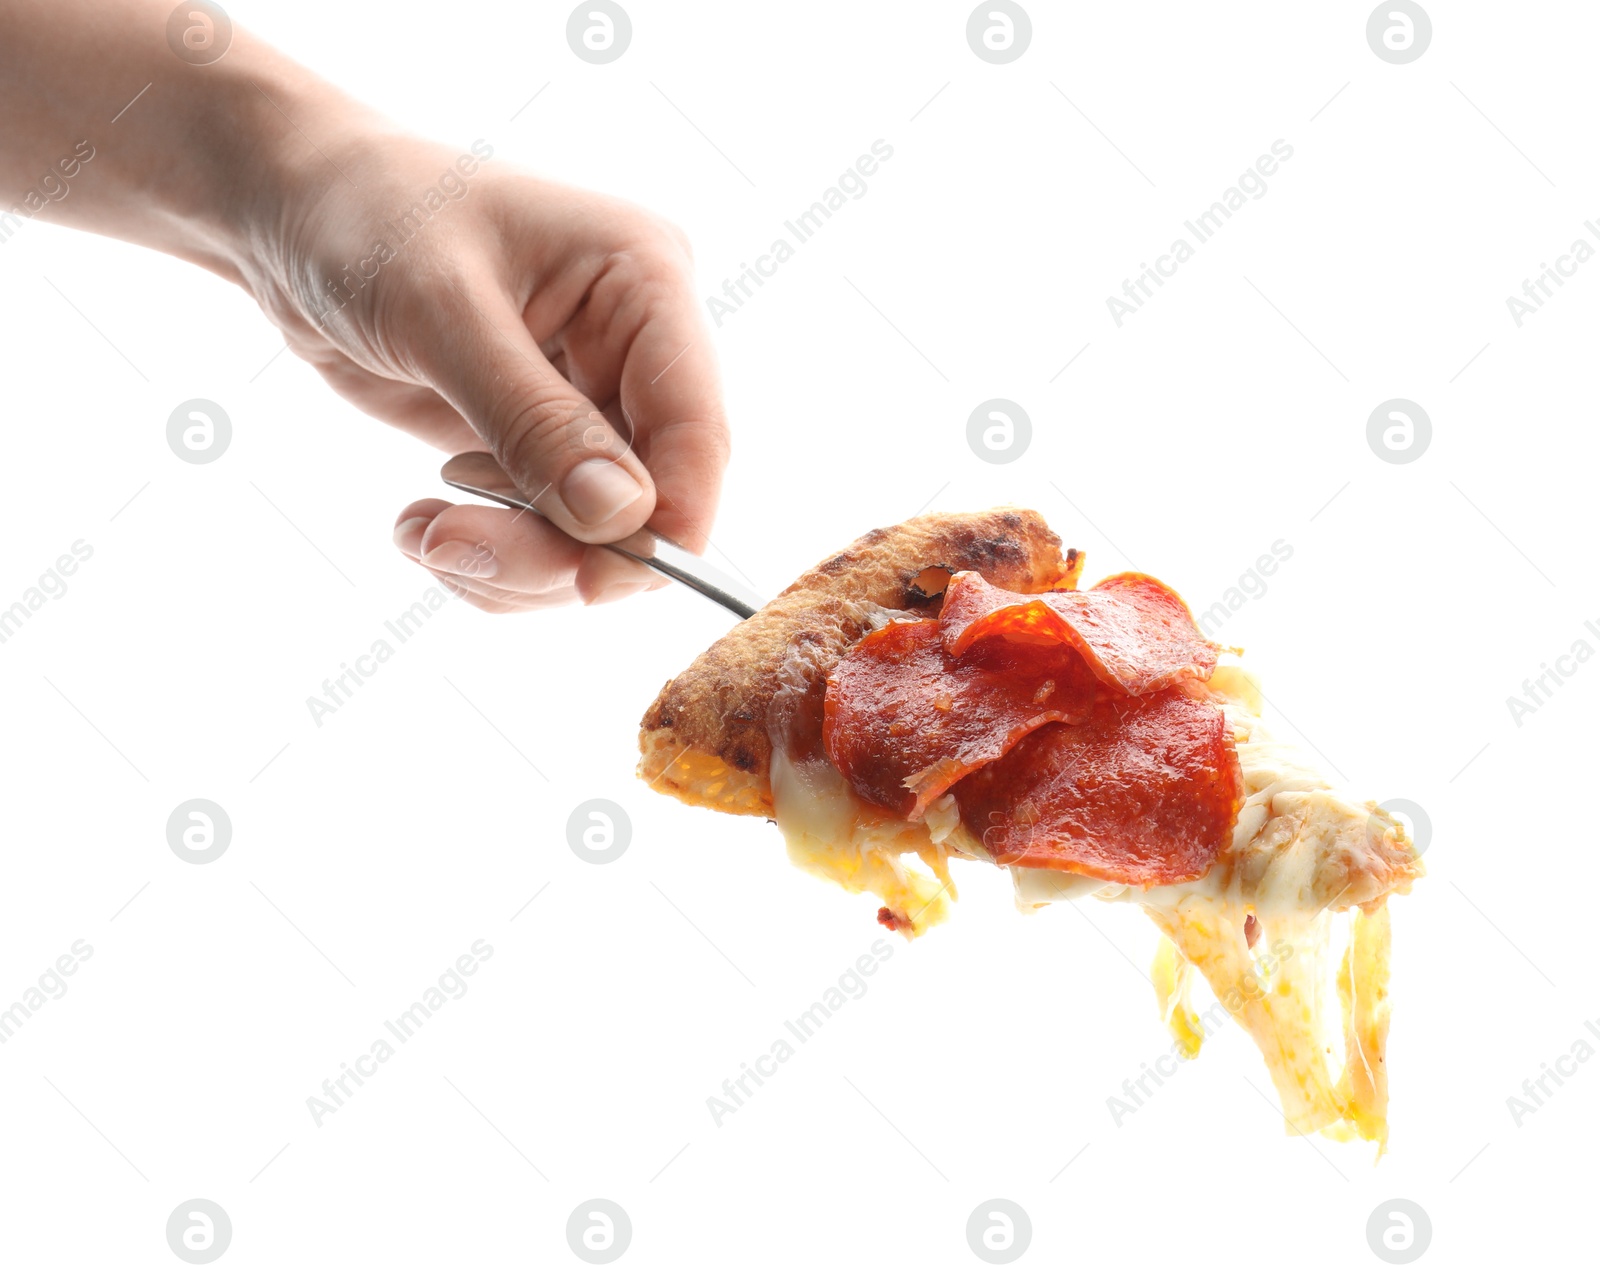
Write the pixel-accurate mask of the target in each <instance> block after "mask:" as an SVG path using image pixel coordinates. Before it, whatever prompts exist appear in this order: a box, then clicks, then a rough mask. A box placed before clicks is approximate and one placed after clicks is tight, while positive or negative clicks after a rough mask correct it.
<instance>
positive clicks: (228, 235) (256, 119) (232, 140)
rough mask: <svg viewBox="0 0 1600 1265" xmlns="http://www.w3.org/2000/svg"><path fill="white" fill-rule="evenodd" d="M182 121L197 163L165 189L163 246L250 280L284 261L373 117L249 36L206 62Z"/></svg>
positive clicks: (228, 274)
mask: <svg viewBox="0 0 1600 1265" xmlns="http://www.w3.org/2000/svg"><path fill="white" fill-rule="evenodd" d="M188 102H189V104H188V109H189V110H190V111H191V113H190V115H189V117H187V118H185V119H183V120H181V123H180V124H179V128H178V134H179V135H181V136H182V137H184V144H185V147H186V148H187V149H189V151H190V154H191V161H190V162H189V163H188V165H187V171H186V173H185V176H186V178H182V179H177V180H174V181H172V182H170V183H169V184H168V185H167V187H166V190H165V192H164V196H163V197H162V200H161V201H162V206H163V210H164V212H165V215H164V218H165V219H166V220H167V221H168V222H169V225H170V228H171V231H170V232H168V233H166V234H165V235H164V236H165V237H166V240H165V241H162V242H159V243H152V244H157V245H158V246H159V247H160V248H161V249H164V250H166V251H168V252H169V253H171V254H175V255H179V256H181V257H183V258H186V259H189V260H190V261H191V262H194V263H197V264H200V265H201V266H202V267H206V268H209V269H210V270H211V271H213V272H217V273H219V274H221V275H222V276H225V277H227V278H228V279H229V280H232V281H235V282H237V283H239V284H241V285H244V286H246V287H247V288H256V283H257V282H258V281H259V280H260V279H261V278H262V276H263V274H264V273H269V272H272V271H274V270H276V269H277V267H278V266H279V264H280V263H281V260H282V255H283V252H284V249H285V241H286V238H287V237H289V236H290V235H292V233H293V231H294V226H295V224H296V223H297V222H299V221H301V220H303V218H304V207H305V206H306V205H307V203H309V202H315V201H316V200H317V198H318V197H319V195H320V193H321V192H322V191H323V190H325V189H326V188H328V187H329V185H330V182H338V183H341V184H342V183H344V182H345V180H346V179H347V178H348V177H346V176H345V175H343V174H342V171H341V168H340V166H339V164H338V159H337V158H335V157H333V155H336V154H337V153H338V152H340V151H341V150H348V149H349V148H350V147H351V146H352V145H353V144H354V139H353V138H354V137H355V136H356V135H357V134H358V133H359V132H360V131H362V130H363V129H364V128H370V127H371V126H372V123H373V118H372V116H371V115H370V114H369V112H368V111H366V110H365V109H364V108H363V107H361V106H359V105H357V104H356V103H354V102H352V101H351V100H350V99H349V98H347V97H345V96H344V95H343V94H341V93H339V92H338V91H337V90H336V89H334V88H332V87H331V86H330V85H328V84H326V83H323V82H322V81H321V80H319V79H317V78H316V77H315V76H313V75H312V74H310V73H309V72H308V71H306V70H303V69H302V68H300V67H298V66H296V65H294V64H293V63H292V62H290V61H288V60H287V59H286V58H283V57H281V56H279V55H278V54H277V53H276V52H274V50H272V49H270V48H268V47H267V46H265V45H262V44H259V43H257V42H256V41H253V40H250V39H248V37H243V38H241V39H239V40H237V41H236V43H235V46H234V48H233V49H231V50H230V53H229V56H228V57H227V58H225V59H223V60H222V61H221V62H219V63H218V64H217V65H216V66H214V67H210V68H208V80H207V82H206V85H205V91H204V94H203V96H200V97H199V98H198V104H196V98H194V97H190V98H188Z"/></svg>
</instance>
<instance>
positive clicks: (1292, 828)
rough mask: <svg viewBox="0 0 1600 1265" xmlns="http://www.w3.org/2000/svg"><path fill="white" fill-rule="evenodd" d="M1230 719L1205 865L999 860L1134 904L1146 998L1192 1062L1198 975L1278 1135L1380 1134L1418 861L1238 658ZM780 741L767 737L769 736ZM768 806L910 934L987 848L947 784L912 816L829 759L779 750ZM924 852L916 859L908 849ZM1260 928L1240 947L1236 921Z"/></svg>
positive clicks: (1219, 688)
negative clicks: (1157, 932)
mask: <svg viewBox="0 0 1600 1265" xmlns="http://www.w3.org/2000/svg"><path fill="white" fill-rule="evenodd" d="M1210 686H1211V690H1212V694H1213V697H1214V698H1215V699H1216V701H1217V702H1218V703H1219V704H1220V705H1221V707H1222V708H1223V711H1224V713H1225V715H1226V716H1227V719H1228V722H1229V724H1230V725H1231V726H1232V729H1233V736H1234V741H1235V748H1236V750H1237V752H1238V757H1239V763H1240V768H1241V772H1242V773H1243V776H1244V784H1245V793H1246V798H1245V801H1244V803H1243V805H1242V806H1241V808H1240V811H1239V816H1238V819H1237V821H1236V824H1235V827H1234V832H1233V837H1232V839H1231V840H1230V842H1229V845H1228V847H1227V848H1226V849H1224V851H1223V853H1222V854H1221V855H1220V856H1219V858H1218V860H1217V862H1216V864H1215V865H1213V866H1212V868H1211V869H1210V871H1208V872H1207V873H1206V874H1205V875H1204V876H1203V877H1201V878H1200V879H1197V880H1195V881H1194V882H1190V883H1183V884H1176V885H1172V886H1168V887H1153V888H1148V889H1140V888H1130V887H1126V886H1123V885H1120V884H1116V883H1107V882H1105V881H1104V880H1102V879H1096V878H1089V877H1086V876H1083V875H1078V874H1071V873H1066V872H1063V871H1059V870H1046V869H1027V868H1022V867H1012V869H1011V876H1012V880H1013V885H1014V888H1015V893H1016V900H1017V904H1018V906H1019V907H1021V908H1023V909H1025V910H1031V909H1036V908H1039V907H1042V906H1043V905H1046V904H1050V903H1054V902H1056V901H1061V900H1074V899H1079V898H1082V897H1086V896H1094V897H1097V898H1099V899H1101V900H1109V901H1122V902H1127V903H1131V904H1137V905H1140V906H1142V907H1143V908H1144V909H1145V912H1146V913H1147V914H1148V915H1149V917H1150V918H1151V919H1152V920H1153V921H1154V922H1155V923H1156V925H1157V926H1158V927H1160V928H1161V930H1162V932H1163V933H1164V935H1165V939H1164V940H1163V942H1162V945H1161V950H1160V952H1159V953H1158V954H1157V958H1156V962H1155V966H1154V968H1153V978H1154V982H1155V986H1156V994H1157V1001H1158V1003H1159V1005H1160V1008H1161V1014H1162V1018H1163V1020H1164V1021H1165V1022H1166V1023H1167V1024H1168V1026H1169V1027H1170V1028H1171V1030H1172V1032H1173V1034H1174V1036H1175V1037H1176V1039H1177V1041H1178V1044H1179V1048H1180V1050H1181V1051H1182V1052H1183V1053H1184V1054H1185V1055H1186V1056H1187V1057H1191V1058H1192V1057H1194V1056H1195V1055H1197V1054H1198V1053H1199V1050H1200V1047H1201V1044H1202V1041H1203V1039H1204V1037H1205V1035H1206V1032H1207V1031H1208V1029H1209V1027H1210V1026H1211V1024H1212V1023H1213V1022H1217V1021H1218V1019H1217V1017H1216V1016H1215V1014H1214V1012H1215V1011H1216V1009H1217V1007H1216V1006H1214V1007H1212V1008H1211V1011H1210V1012H1208V1014H1207V1016H1205V1017H1202V1015H1201V1014H1199V1013H1197V1012H1196V1010H1195V1009H1194V1006H1193V1005H1192V1004H1191V1002H1190V998H1189V994H1190V989H1191V986H1192V983H1193V978H1194V976H1195V975H1196V974H1199V975H1201V976H1203V977H1204V978H1205V980H1206V982H1207V984H1208V985H1209V986H1210V988H1211V991H1212V993H1213V994H1214V995H1215V997H1216V998H1217V1005H1218V1006H1220V1007H1221V1009H1222V1010H1223V1011H1224V1012H1225V1013H1226V1014H1227V1015H1228V1016H1229V1017H1231V1018H1232V1019H1233V1020H1234V1021H1235V1022H1236V1023H1238V1024H1239V1026H1240V1027H1242V1028H1243V1029H1244V1030H1245V1031H1246V1032H1248V1033H1249V1034H1250V1036H1251V1038H1252V1039H1253V1040H1254V1041H1255V1043H1256V1045H1257V1047H1258V1048H1259V1049H1260V1050H1261V1053H1262V1056H1263V1057H1264V1059H1265V1060H1266V1063H1267V1068H1268V1071H1269V1072H1270V1073H1271V1075H1272V1079H1273V1083H1274V1085H1275V1086H1276V1088H1277V1090H1278V1095H1279V1098H1280V1100H1281V1102H1282V1104H1283V1112H1284V1117H1285V1120H1286V1122H1287V1126H1288V1128H1289V1130H1290V1131H1291V1132H1293V1131H1300V1132H1310V1131H1312V1130H1319V1129H1320V1130H1324V1131H1326V1132H1329V1133H1330V1134H1332V1135H1333V1136H1338V1137H1350V1136H1359V1137H1362V1138H1367V1139H1371V1140H1376V1141H1378V1143H1379V1146H1380V1154H1381V1150H1382V1146H1383V1143H1384V1141H1385V1139H1386V1137H1387V1125H1386V1123H1385V1108H1386V1105H1387V1081H1386V1075H1385V1070H1384V1063H1383V1057H1384V1056H1383V1048H1384V1042H1385V1038H1386V1036H1387V1032H1388V1014H1389V1010H1388V999H1387V989H1388V950H1389V921H1388V911H1387V909H1386V908H1385V906H1384V904H1383V902H1384V899H1385V897H1386V896H1387V895H1388V894H1389V892H1391V891H1405V890H1407V889H1408V888H1409V886H1410V881H1411V879H1412V878H1413V877H1416V876H1417V875H1420V874H1421V872H1422V869H1421V864H1420V861H1418V859H1417V856H1416V852H1415V848H1414V846H1413V845H1412V843H1411V840H1410V839H1409V838H1408V837H1407V836H1406V833H1405V829H1404V826H1403V825H1402V823H1400V822H1399V821H1397V820H1395V819H1394V818H1391V817H1389V816H1388V815H1387V814H1384V813H1382V812H1380V811H1379V810H1378V809H1377V808H1376V806H1375V805H1373V804H1371V803H1365V804H1361V803H1357V802H1356V801H1355V800H1354V799H1353V798H1352V797H1350V796H1349V795H1348V794H1347V793H1345V792H1344V791H1342V790H1340V789H1338V788H1336V787H1334V786H1333V785H1332V784H1331V783H1330V782H1329V781H1328V780H1327V779H1326V778H1325V777H1324V776H1323V775H1322V774H1321V773H1320V772H1319V771H1318V770H1317V768H1316V767H1315V765H1314V764H1312V763H1311V762H1310V761H1309V760H1308V759H1307V758H1306V757H1305V756H1304V755H1303V754H1302V753H1301V752H1299V751H1298V750H1296V749H1295V748H1293V747H1291V746H1289V745H1286V744H1284V743H1281V742H1279V741H1278V740H1277V739H1276V738H1275V737H1273V735H1272V734H1271V733H1270V731H1269V730H1268V729H1267V728H1266V727H1265V726H1264V725H1263V724H1262V723H1261V719H1260V706H1261V696H1260V691H1259V689H1258V687H1257V686H1256V684H1255V682H1254V680H1253V679H1252V678H1251V677H1250V676H1249V675H1248V674H1247V673H1245V672H1244V671H1243V670H1242V669H1240V668H1238V667H1237V666H1233V665H1224V666H1221V667H1219V668H1218V669H1217V671H1216V673H1215V674H1214V676H1213V677H1212V680H1211V682H1210ZM776 745H779V744H775V746H776ZM772 786H773V802H774V806H775V813H776V818H777V822H778V825H779V827H780V829H781V830H782V832H783V835H784V838H785V839H786V841H787V843H788V849H789V856H790V858H791V859H792V860H793V861H794V862H795V864H797V865H798V866H800V867H801V868H802V869H805V870H807V871H809V872H810V873H813V874H816V875H818V876H820V877H824V878H828V879H831V880H832V881H834V882H836V883H838V884H839V885H840V886H842V887H844V888H845V889H846V890H847V891H852V892H862V891H870V892H873V893H874V894H876V895H877V896H878V898H879V899H880V900H882V901H883V902H884V904H885V905H886V906H887V907H888V908H889V910H890V911H892V913H893V914H894V915H895V921H896V922H897V924H898V925H899V926H900V927H901V929H902V930H903V931H904V932H905V933H906V934H907V935H908V936H917V935H921V934H922V932H923V931H925V930H926V929H927V928H928V927H930V926H933V925H935V924H937V923H939V922H942V921H943V920H944V919H945V917H946V916H948V914H949V910H950V903H951V901H952V900H954V898H955V888H954V886H953V884H952V883H951V882H950V877H949V871H948V868H947V861H948V858H949V857H950V856H952V855H957V856H963V857H965V858H968V859H979V860H987V859H988V857H987V855H986V853H985V852H984V849H983V847H982V845H981V844H980V843H979V842H978V841H977V840H976V839H975V838H973V836H972V835H971V834H970V833H969V832H968V831H967V830H966V829H965V828H964V827H963V826H962V825H961V822H960V818H959V814H958V812H957V810H956V806H955V802H954V799H953V797H951V796H948V795H947V796H945V797H944V798H943V799H941V800H938V801H936V802H935V803H934V804H933V805H932V807H931V808H930V809H929V811H928V813H927V815H926V818H925V819H924V820H923V821H920V822H905V821H901V820H899V819H898V818H895V817H892V816H890V815H888V814H886V813H883V812H881V811H880V810H878V809H876V808H873V807H871V806H869V805H867V804H864V803H863V802H862V801H861V800H860V799H858V798H857V797H856V796H855V795H854V794H853V793H852V791H851V790H850V788H849V786H848V785H847V784H846V783H845V781H844V779H843V778H842V777H841V776H840V775H839V773H838V772H837V771H836V770H835V769H834V768H833V767H832V766H831V765H829V764H828V763H827V762H826V761H825V760H813V761H806V762H804V763H796V762H794V761H791V760H790V759H789V758H788V757H786V756H784V755H783V754H782V753H781V752H778V751H775V753H774V757H773V762H772ZM908 856H913V857H916V858H918V859H920V860H921V862H922V863H923V865H924V866H925V867H926V869H925V871H924V870H921V869H917V868H913V867H912V866H911V865H910V864H908V863H907V857H908ZM1247 916H1254V918H1255V919H1256V922H1257V925H1258V927H1259V930H1260V936H1259V937H1258V939H1257V942H1256V945H1255V947H1254V948H1252V947H1251V946H1250V945H1248V944H1247V942H1246V938H1245V920H1246V917H1247Z"/></svg>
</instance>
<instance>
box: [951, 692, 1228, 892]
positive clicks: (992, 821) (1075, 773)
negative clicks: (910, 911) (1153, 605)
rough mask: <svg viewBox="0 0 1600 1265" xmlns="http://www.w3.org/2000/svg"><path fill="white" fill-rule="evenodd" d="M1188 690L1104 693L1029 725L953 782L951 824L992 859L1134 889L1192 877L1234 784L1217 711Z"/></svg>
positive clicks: (1216, 845)
mask: <svg viewBox="0 0 1600 1265" xmlns="http://www.w3.org/2000/svg"><path fill="white" fill-rule="evenodd" d="M1193 689H1194V687H1188V688H1185V687H1181V686H1180V687H1176V688H1173V689H1169V690H1163V691H1161V692H1160V693H1157V694H1148V695H1144V696H1143V697H1140V698H1125V697H1118V696H1116V695H1114V694H1110V693H1104V694H1102V695H1101V696H1100V699H1099V700H1098V702H1097V703H1096V705H1095V708H1094V712H1093V715H1092V716H1090V717H1089V719H1087V720H1086V721H1084V722H1083V723H1081V724H1076V725H1062V724H1052V725H1046V726H1044V727H1043V728H1040V729H1036V730H1035V731H1034V732H1033V733H1031V734H1029V735H1028V736H1027V737H1025V738H1023V739H1022V740H1021V741H1020V742H1018V743H1017V744H1016V745H1015V746H1014V747H1012V748H1011V750H1010V751H1009V752H1007V754H1005V755H1004V756H1002V757H1000V758H999V759H998V760H995V761H994V762H992V763H990V764H987V765H985V766H984V767H983V768H981V769H978V770H977V771H976V772H974V773H971V774H970V775H968V776H967V777H966V778H963V779H962V780H961V781H959V782H957V783H956V785H955V791H954V794H955V797H956V802H957V804H958V805H959V806H960V808H961V819H962V822H963V824H964V825H965V826H966V827H967V829H968V830H969V831H971V833H972V834H973V835H974V836H976V837H977V838H979V839H981V840H982V841H983V843H984V846H985V848H986V849H987V850H988V852H989V853H990V855H991V856H993V857H994V859H995V861H996V862H997V863H998V864H1000V865H1019V866H1025V867H1029V868H1036V869H1051V870H1069V871H1072V872H1073V873H1077V874H1087V875H1090V876H1092V877H1095V878H1101V879H1105V880H1107V881H1109V882H1114V883H1127V884H1129V885H1132V886H1138V887H1149V886H1152V885H1156V884H1170V883H1185V882H1188V881H1190V880H1191V879H1196V878H1199V877H1200V876H1201V875H1203V874H1204V873H1205V872H1206V871H1207V870H1208V869H1210V868H1211V865H1212V863H1213V862H1214V861H1215V860H1216V858H1217V854H1218V852H1219V851H1220V850H1221V848H1222V847H1223V845H1224V844H1225V843H1226V842H1227V841H1228V839H1229V837H1230V835H1231V833H1232V829H1233V822H1234V818H1235V817H1236V815H1237V813H1238V809H1239V804H1240V802H1241V801H1242V799H1243V794H1244V792H1243V779H1242V777H1241V775H1240V772H1239V761H1238V757H1237V756H1236V755H1235V753H1234V749H1233V742H1232V736H1231V734H1230V733H1229V731H1228V728H1227V724H1226V721H1225V719H1224V717H1223V714H1222V710H1221V709H1220V708H1219V707H1217V706H1216V704H1214V703H1213V702H1211V701H1210V699H1208V698H1206V697H1204V696H1203V695H1199V694H1197V693H1193V692H1191V691H1192V690H1193Z"/></svg>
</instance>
